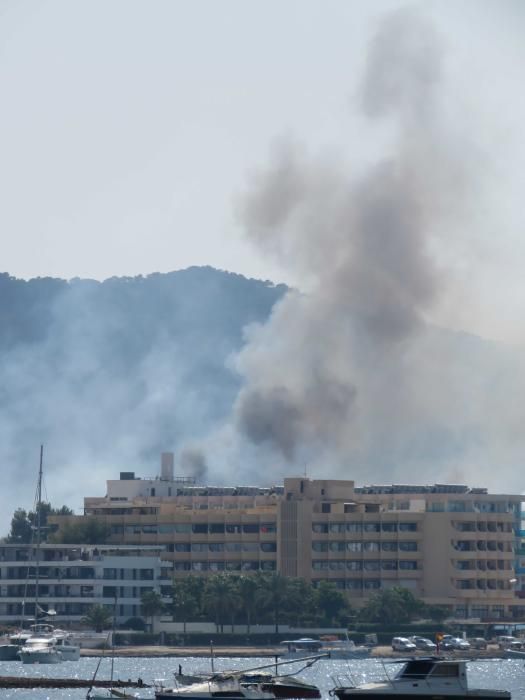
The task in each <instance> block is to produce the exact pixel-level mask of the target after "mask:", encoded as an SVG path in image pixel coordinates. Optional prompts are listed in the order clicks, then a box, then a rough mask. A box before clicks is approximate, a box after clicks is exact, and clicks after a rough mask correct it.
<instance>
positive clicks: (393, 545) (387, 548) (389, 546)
mask: <svg viewBox="0 0 525 700" xmlns="http://www.w3.org/2000/svg"><path fill="white" fill-rule="evenodd" d="M381 549H382V550H383V552H397V542H381Z"/></svg>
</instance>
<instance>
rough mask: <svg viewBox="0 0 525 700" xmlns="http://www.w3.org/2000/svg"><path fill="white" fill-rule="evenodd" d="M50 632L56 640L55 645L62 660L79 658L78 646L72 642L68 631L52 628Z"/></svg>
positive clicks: (76, 659)
mask: <svg viewBox="0 0 525 700" xmlns="http://www.w3.org/2000/svg"><path fill="white" fill-rule="evenodd" d="M49 627H52V625H49ZM52 634H53V636H54V637H55V639H56V640H57V643H56V646H57V649H58V651H59V652H60V653H61V654H62V660H63V661H78V660H79V659H80V646H79V645H78V644H75V643H74V642H73V640H72V638H71V635H70V634H69V632H66V631H65V630H61V629H57V628H54V629H53V631H52Z"/></svg>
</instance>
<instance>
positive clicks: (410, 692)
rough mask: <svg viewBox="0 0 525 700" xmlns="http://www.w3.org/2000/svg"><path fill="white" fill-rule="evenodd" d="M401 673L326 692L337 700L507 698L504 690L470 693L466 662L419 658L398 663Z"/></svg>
mask: <svg viewBox="0 0 525 700" xmlns="http://www.w3.org/2000/svg"><path fill="white" fill-rule="evenodd" d="M402 663H403V666H402V668H401V670H400V671H399V672H398V673H397V674H396V675H395V676H394V677H393V678H389V677H388V674H387V678H386V679H385V680H382V681H377V682H373V683H364V684H361V685H339V686H336V687H335V688H333V689H332V690H331V691H330V695H331V696H332V697H333V696H336V697H337V699H338V700H351V699H352V698H370V699H371V700H374V699H375V700H380V699H381V700H385V699H386V698H393V697H398V698H414V699H417V698H421V700H425V699H426V700H428V699H429V698H433V699H434V700H435V699H436V698H439V700H461V699H462V698H476V699H477V700H500V699H502V698H511V694H510V693H509V692H508V691H506V690H484V689H478V688H476V689H474V688H472V689H470V688H469V687H468V682H467V662H466V661H464V660H456V659H445V658H441V657H427V658H425V657H420V658H413V659H410V660H407V661H404V662H402Z"/></svg>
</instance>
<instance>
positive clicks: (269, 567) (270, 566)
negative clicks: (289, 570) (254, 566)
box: [261, 561, 276, 571]
mask: <svg viewBox="0 0 525 700" xmlns="http://www.w3.org/2000/svg"><path fill="white" fill-rule="evenodd" d="M275 569H276V563H275V562H274V561H262V562H261V571H275Z"/></svg>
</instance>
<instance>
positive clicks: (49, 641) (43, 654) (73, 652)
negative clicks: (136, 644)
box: [11, 445, 80, 664]
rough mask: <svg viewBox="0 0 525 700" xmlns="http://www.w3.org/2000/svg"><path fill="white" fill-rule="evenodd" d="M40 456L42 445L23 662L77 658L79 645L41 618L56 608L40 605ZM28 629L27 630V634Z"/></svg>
mask: <svg viewBox="0 0 525 700" xmlns="http://www.w3.org/2000/svg"><path fill="white" fill-rule="evenodd" d="M43 457H44V446H43V445H40V466H39V470H38V484H37V491H36V499H35V502H36V514H37V522H36V530H35V534H36V541H35V603H34V605H35V618H34V619H35V624H34V625H31V626H30V627H29V630H28V631H26V630H24V631H22V632H21V633H19V635H18V639H19V640H20V649H19V654H18V655H19V656H20V659H21V660H22V663H24V664H33V663H40V664H42V663H45V664H57V663H60V662H62V661H78V660H79V658H80V647H79V646H78V645H75V644H73V642H72V641H71V636H70V634H69V633H68V632H66V631H65V630H60V629H55V627H53V625H51V624H49V623H44V622H43V620H45V619H47V618H50V617H52V616H54V615H55V614H56V613H55V611H54V610H53V609H52V608H48V609H47V610H44V609H43V608H42V607H41V606H40V605H39V599H38V589H39V583H40V575H39V574H40V548H41V547H40V545H41V543H42V525H41V512H42V476H43ZM27 632H29V635H28V634H27ZM11 641H12V642H13V641H14V637H11Z"/></svg>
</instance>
